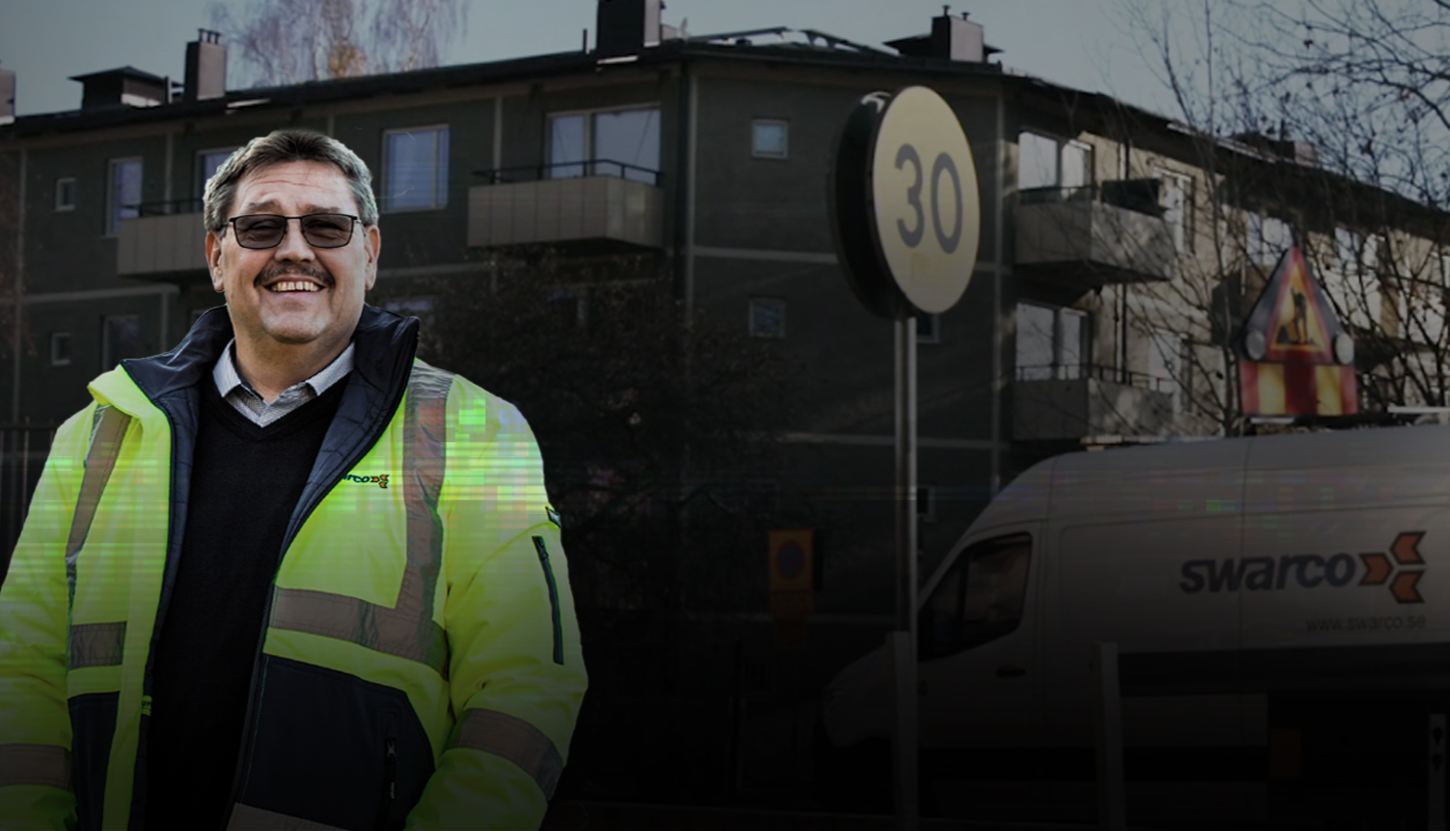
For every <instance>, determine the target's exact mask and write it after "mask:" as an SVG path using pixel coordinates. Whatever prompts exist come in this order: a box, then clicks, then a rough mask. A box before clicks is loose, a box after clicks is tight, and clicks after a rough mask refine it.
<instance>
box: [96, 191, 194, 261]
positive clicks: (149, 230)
mask: <svg viewBox="0 0 1450 831" xmlns="http://www.w3.org/2000/svg"><path fill="white" fill-rule="evenodd" d="M131 207H132V208H134V209H135V211H136V216H135V218H133V219H123V220H121V221H120V223H119V224H118V225H117V228H116V237H117V239H116V273H117V274H119V275H121V276H123V277H147V276H160V275H164V274H175V273H178V272H194V271H205V270H206V247H205V244H204V240H205V238H206V229H205V227H204V226H203V224H202V219H201V217H202V213H201V210H202V206H201V200H200V199H173V200H171V201H168V202H146V203H142V204H140V205H133V206H131Z"/></svg>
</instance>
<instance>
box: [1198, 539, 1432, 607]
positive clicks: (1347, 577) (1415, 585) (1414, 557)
mask: <svg viewBox="0 0 1450 831" xmlns="http://www.w3.org/2000/svg"><path fill="white" fill-rule="evenodd" d="M1424 536H1425V532H1424V531H1405V532H1402V533H1401V534H1400V535H1399V536H1397V537H1395V541H1394V543H1392V544H1391V545H1390V548H1389V551H1388V553H1386V552H1380V551H1373V552H1370V553H1368V554H1360V555H1359V557H1358V558H1356V557H1354V556H1353V555H1351V554H1334V555H1332V556H1327V557H1326V556H1323V555H1321V554H1287V555H1284V556H1282V557H1279V558H1277V559H1276V558H1274V557H1243V558H1227V559H1223V560H1189V561H1188V562H1186V563H1184V564H1183V570H1182V572H1181V573H1182V575H1183V582H1182V583H1179V584H1178V587H1179V588H1181V589H1183V591H1184V593H1185V594H1198V593H1199V592H1203V591H1208V592H1224V591H1230V592H1236V591H1239V590H1243V591H1274V590H1278V589H1283V588H1286V587H1288V586H1290V585H1297V586H1300V587H1301V588H1305V589H1317V588H1323V587H1326V586H1327V587H1330V588H1343V587H1345V586H1349V585H1355V586H1388V587H1389V592H1390V594H1391V595H1393V596H1394V598H1395V602H1397V603H1424V602H1425V598H1423V597H1421V596H1420V589H1419V582H1420V578H1421V577H1423V576H1424V574H1425V568H1424V567H1425V558H1424V557H1422V556H1420V540H1421V539H1423V538H1424ZM1356 577H1357V578H1358V580H1357V581H1356V579H1355V578H1356Z"/></svg>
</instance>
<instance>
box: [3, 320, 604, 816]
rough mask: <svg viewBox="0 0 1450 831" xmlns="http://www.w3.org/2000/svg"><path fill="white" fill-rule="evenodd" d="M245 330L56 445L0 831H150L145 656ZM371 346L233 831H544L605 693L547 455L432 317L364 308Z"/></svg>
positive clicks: (309, 523) (201, 332)
mask: <svg viewBox="0 0 1450 831" xmlns="http://www.w3.org/2000/svg"><path fill="white" fill-rule="evenodd" d="M230 338H231V324H230V322H229V321H228V319H227V316H226V313H225V310H214V311H212V312H209V313H208V314H206V315H204V316H203V317H202V318H201V320H200V321H198V323H197V325H196V326H195V327H194V328H193V329H192V331H191V332H190V333H189V334H188V336H187V338H186V340H185V341H183V342H182V344H181V345H180V346H178V347H177V348H176V349H175V350H173V351H172V352H170V353H167V354H166V355H162V356H158V357H155V358H148V359H144V360H131V361H125V362H123V363H122V366H121V367H120V368H118V369H116V370H113V371H111V372H108V373H106V374H104V375H102V376H101V377H100V378H98V379H97V380H96V381H95V382H94V383H93V384H92V385H91V387H90V390H91V393H92V396H93V397H94V399H95V401H94V402H93V403H92V404H91V405H90V406H89V407H87V408H86V409H85V410H83V411H82V412H81V413H79V414H77V415H76V416H74V417H72V418H71V419H70V420H68V421H66V422H65V424H64V425H63V426H62V427H61V428H60V430H59V431H58V432H57V434H56V436H55V440H54V444H53V446H52V449H51V453H50V457H49V460H48V461H47V462H46V466H45V470H44V474H43V475H42V477H41V480H40V484H39V486H38V487H37V489H36V491H35V495H34V497H33V498H32V501H31V506H30V512H29V515H28V518H27V520H26V523H25V528H24V531H23V532H22V534H21V537H20V541H19V543H18V545H17V547H16V549H15V553H14V557H13V560H12V563H11V566H10V570H9V575H8V577H7V578H6V581H5V583H4V586H3V588H0V828H63V827H76V825H77V823H78V824H79V827H81V828H102V827H104V828H133V829H135V828H143V827H144V826H145V822H146V809H145V804H144V802H145V794H146V787H145V782H146V779H145V777H146V763H145V756H146V754H145V748H146V735H147V722H148V720H149V717H150V714H151V712H152V711H153V709H154V708H157V707H165V706H166V702H165V701H152V700H151V678H152V667H151V666H150V661H149V656H150V655H151V654H152V652H153V650H154V649H155V647H156V645H157V642H158V638H159V635H160V625H162V624H159V623H158V621H162V622H164V619H165V611H166V609H165V607H166V603H167V600H168V598H169V595H170V588H171V586H172V585H173V584H174V581H175V577H176V571H177V563H178V558H179V557H180V556H181V553H182V552H181V550H180V546H181V540H182V536H183V529H184V528H185V525H186V511H187V500H186V496H187V494H188V492H189V483H190V477H191V475H192V471H191V458H192V450H193V446H194V443H195V436H196V429H197V420H198V407H199V402H200V393H199V385H200V384H203V383H208V384H209V383H212V381H211V369H212V366H213V365H214V364H215V362H216V359H217V358H218V356H219V355H220V353H221V350H222V348H223V347H224V346H225V344H226V343H227V341H228V340H229V339H230ZM354 343H355V344H356V346H357V349H356V352H355V364H354V369H353V372H352V374H351V376H349V378H348V379H347V381H346V383H347V387H346V388H345V390H344V391H343V393H342V398H341V401H340V403H339V405H338V411H337V415H336V417H335V418H334V420H333V423H332V425H331V426H330V427H329V430H328V432H327V434H326V437H325V439H324V441H323V445H322V449H321V450H320V451H319V452H318V455H317V460H316V463H315V465H314V467H313V469H312V473H311V475H310V476H309V478H308V482H307V486H306V489H305V490H304V492H303V495H302V497H301V499H300V501H299V503H298V505H297V506H296V509H295V511H294V512H293V514H292V517H291V520H290V522H289V526H288V529H287V533H286V536H285V538H284V542H283V546H282V550H281V551H279V552H278V564H277V571H276V576H275V578H274V581H273V582H274V585H273V588H272V589H271V593H270V598H269V601H268V604H267V609H266V613H265V614H266V617H265V621H266V626H265V627H264V630H263V635H262V640H261V642H260V643H259V644H258V650H257V655H256V661H255V665H254V669H253V679H252V691H251V698H250V702H249V709H248V716H247V723H246V725H245V732H244V734H243V746H242V752H241V758H240V759H238V765H237V774H236V780H235V783H234V786H233V794H234V799H233V800H232V802H233V804H232V807H231V815H230V820H229V822H230V826H229V827H234V828H349V829H351V828H401V827H404V826H405V825H406V827H407V828H532V827H537V826H538V824H539V823H540V821H541V820H542V818H543V814H544V810H545V808H546V806H547V800H548V797H549V796H550V794H551V793H552V790H553V788H554V785H555V783H556V782H557V780H558V777H559V773H560V771H561V770H562V767H563V764H564V759H565V757H566V754H567V752H568V746H569V738H570V735H571V733H572V731H573V728H574V721H575V717H576V715H577V713H578V708H579V705H580V702H581V700H582V698H583V695H584V689H585V672H584V665H583V661H582V658H581V656H580V650H579V636H578V630H577V627H576V624H575V618H574V608H573V603H572V600H571V597H570V593H569V579H568V572H567V568H566V564H565V561H564V557H563V550H562V548H561V547H560V544H559V526H558V522H559V519H558V515H557V514H556V513H555V512H554V511H553V509H552V508H551V507H549V505H548V499H547V496H546V495H545V491H544V479H543V469H542V463H541V460H540V456H539V451H538V447H537V445H536V444H535V441H534V439H533V436H532V434H531V433H530V431H529V428H528V425H527V424H526V423H525V422H524V420H523V418H522V417H521V416H520V415H519V413H518V411H517V410H516V409H514V408H513V407H512V406H511V405H509V404H507V403H505V402H503V401H501V400H500V399H498V398H496V397H494V396H493V395H490V394H489V393H487V392H485V391H483V390H481V389H479V388H478V387H477V386H474V385H473V384H471V383H469V382H467V381H465V380H463V379H462V378H459V377H457V376H454V375H451V374H449V373H445V372H441V371H439V370H437V369H434V368H432V367H429V366H428V365H426V364H424V363H422V362H421V361H416V360H414V355H413V353H414V351H415V347H416V344H417V321H415V320H411V319H409V320H406V321H405V320H404V319H402V318H400V317H398V316H396V315H393V314H390V313H387V312H382V311H379V310H377V309H373V308H371V307H368V308H365V309H364V312H363V317H362V320H361V322H360V323H359V325H358V329H357V331H356V333H355V335H354ZM112 459H113V460H114V462H113V464H112V463H111V462H110V460H112ZM108 465H109V466H110V469H109V472H108V473H107V472H106V471H105V470H104V468H106V467H107V466H108ZM88 466H89V471H90V472H89V475H87V470H88ZM196 475H205V471H197V472H196ZM98 480H100V481H101V482H102V483H103V486H97V485H96V482H97V481H98ZM266 487H268V483H266V482H237V483H236V494H237V498H238V499H246V498H247V492H248V491H249V490H252V489H257V488H266ZM83 490H89V491H90V493H89V494H87V493H82V491H83ZM97 497H98V501H97ZM78 506H79V510H78ZM87 514H90V517H89V519H87V516H86V515H87ZM222 624H224V622H219V625H222Z"/></svg>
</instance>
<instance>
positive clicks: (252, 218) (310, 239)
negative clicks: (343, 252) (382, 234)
mask: <svg viewBox="0 0 1450 831" xmlns="http://www.w3.org/2000/svg"><path fill="white" fill-rule="evenodd" d="M292 219H295V220H297V222H298V224H299V225H301V226H302V238H303V239H305V240H307V244H308V245H310V246H312V247H313V248H341V247H343V246H344V245H347V244H348V243H349V242H351V241H352V226H353V223H354V222H361V221H362V220H361V219H359V218H358V217H355V216H351V215H349V214H308V215H306V216H278V215H277V214H248V215H247V216H234V217H232V218H231V219H228V220H227V224H229V225H231V226H232V228H233V230H234V231H235V232H236V235H237V245H240V246H241V247H243V248H254V249H257V248H276V247H277V246H278V245H281V244H282V238H283V237H285V236H287V224H288V220H292Z"/></svg>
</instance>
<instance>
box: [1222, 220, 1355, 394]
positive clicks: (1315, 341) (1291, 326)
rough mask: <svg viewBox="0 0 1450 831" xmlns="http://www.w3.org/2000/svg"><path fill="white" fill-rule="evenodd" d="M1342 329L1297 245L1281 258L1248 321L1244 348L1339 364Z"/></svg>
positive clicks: (1270, 359)
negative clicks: (1338, 348) (1338, 346)
mask: <svg viewBox="0 0 1450 831" xmlns="http://www.w3.org/2000/svg"><path fill="white" fill-rule="evenodd" d="M1343 338H1344V329H1343V327H1341V326H1340V325H1339V319H1338V318H1337V317H1335V316H1334V309H1333V307H1332V306H1331V305H1330V304H1329V298H1328V297H1326V296H1325V294H1324V288H1323V287H1322V286H1320V285H1319V281H1318V280H1316V279H1314V275H1313V273H1312V272H1311V271H1310V270H1309V264H1308V263H1307V262H1305V260H1304V255H1303V254H1302V253H1301V252H1300V251H1299V246H1297V245H1295V246H1291V247H1290V248H1289V250H1288V251H1285V252H1284V255H1283V256H1282V257H1280V258H1279V264H1278V265H1277V266H1275V267H1274V273H1273V276H1271V277H1270V278H1269V284H1268V285H1267V286H1265V287H1264V292H1263V294H1261V295H1259V300H1258V302H1257V303H1255V304H1254V309H1253V311H1252V312H1250V313H1249V319H1248V321H1247V322H1246V323H1245V324H1244V348H1245V351H1246V353H1247V357H1248V358H1249V359H1250V360H1253V361H1258V362H1261V363H1300V364H1330V365H1332V364H1336V363H1339V361H1337V360H1335V344H1336V339H1340V340H1342V339H1343Z"/></svg>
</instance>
